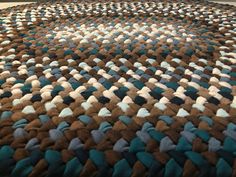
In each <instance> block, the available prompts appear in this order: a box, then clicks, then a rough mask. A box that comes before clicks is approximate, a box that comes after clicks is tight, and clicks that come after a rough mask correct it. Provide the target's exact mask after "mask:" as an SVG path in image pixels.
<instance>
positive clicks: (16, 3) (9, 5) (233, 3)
mask: <svg viewBox="0 0 236 177" xmlns="http://www.w3.org/2000/svg"><path fill="white" fill-rule="evenodd" d="M213 2H217V3H222V4H231V5H235V6H236V1H235V2H229V1H213ZM29 3H33V2H10V3H9V2H0V9H4V8H8V7H12V6H17V5H22V4H29Z"/></svg>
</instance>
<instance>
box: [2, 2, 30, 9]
mask: <svg viewBox="0 0 236 177" xmlns="http://www.w3.org/2000/svg"><path fill="white" fill-rule="evenodd" d="M30 3H33V2H1V3H0V9H4V8H8V7H12V6H17V5H22V4H30Z"/></svg>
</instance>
